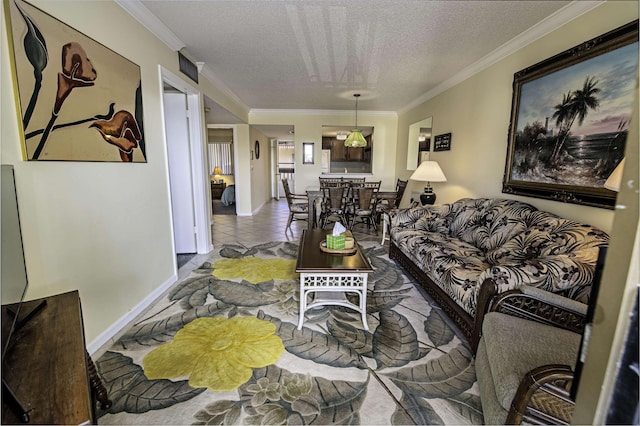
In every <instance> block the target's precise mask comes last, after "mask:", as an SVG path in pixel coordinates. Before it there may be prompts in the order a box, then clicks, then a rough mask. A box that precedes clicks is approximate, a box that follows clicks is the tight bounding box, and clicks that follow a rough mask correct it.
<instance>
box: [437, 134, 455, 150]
mask: <svg viewBox="0 0 640 426" xmlns="http://www.w3.org/2000/svg"><path fill="white" fill-rule="evenodd" d="M450 150H451V133H445V134H442V135H438V136H436V137H434V138H433V151H434V152H435V151H450Z"/></svg>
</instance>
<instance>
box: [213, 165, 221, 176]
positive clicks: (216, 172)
mask: <svg viewBox="0 0 640 426" xmlns="http://www.w3.org/2000/svg"><path fill="white" fill-rule="evenodd" d="M213 174H214V175H221V174H222V169H221V168H220V166H215V167H214V168H213Z"/></svg>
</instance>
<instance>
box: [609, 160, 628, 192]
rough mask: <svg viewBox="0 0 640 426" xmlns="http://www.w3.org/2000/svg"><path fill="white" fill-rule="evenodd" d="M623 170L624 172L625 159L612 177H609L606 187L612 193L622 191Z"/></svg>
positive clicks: (614, 170)
mask: <svg viewBox="0 0 640 426" xmlns="http://www.w3.org/2000/svg"><path fill="white" fill-rule="evenodd" d="M623 170H624V158H623V159H622V161H620V163H618V165H617V166H616V168H615V169H613V172H612V173H611V175H609V178H608V179H607V180H606V182H605V183H604V187H605V188H607V189H610V190H612V191H616V192H618V191H620V182H621V181H622V171H623Z"/></svg>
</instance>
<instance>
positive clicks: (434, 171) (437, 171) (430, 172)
mask: <svg viewBox="0 0 640 426" xmlns="http://www.w3.org/2000/svg"><path fill="white" fill-rule="evenodd" d="M409 179H411V180H419V181H422V182H446V181H447V178H446V177H445V176H444V173H442V169H441V168H440V165H439V164H438V162H437V161H423V162H422V163H421V164H420V166H418V168H417V169H416V171H415V172H413V174H412V175H411V177H410V178H409Z"/></svg>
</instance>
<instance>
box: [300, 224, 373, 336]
mask: <svg viewBox="0 0 640 426" xmlns="http://www.w3.org/2000/svg"><path fill="white" fill-rule="evenodd" d="M330 232H331V231H327V230H322V229H313V230H308V229H305V230H303V231H302V237H301V239H300V247H299V248H298V261H297V263H296V272H298V273H300V319H299V321H298V330H300V329H302V323H303V322H304V314H305V312H306V311H307V310H309V309H312V308H315V307H317V306H324V305H334V306H344V307H347V308H351V309H354V310H356V311H358V312H360V314H361V316H362V325H363V326H364V329H365V330H369V326H368V325H367V279H368V274H369V273H371V272H373V268H372V267H371V264H370V263H369V261H368V260H367V258H366V257H365V256H364V255H363V254H362V250H361V249H360V246H359V245H358V242H357V241H356V243H355V247H356V250H355V253H353V254H347V255H342V254H334V253H325V252H324V251H322V250H320V243H321V242H322V241H323V240H324V239H325V238H326V236H327V234H328V233H330ZM346 293H355V294H357V295H358V298H359V301H360V303H359V304H355V303H351V302H350V301H349V300H347V298H346V297H345V296H346ZM309 296H311V297H312V300H311V302H309V301H308V300H307V299H308V298H309Z"/></svg>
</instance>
